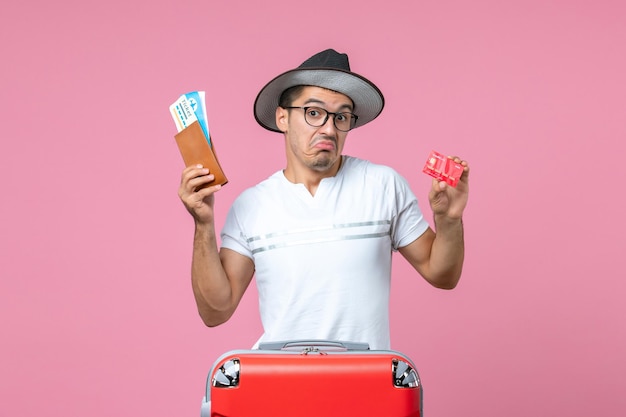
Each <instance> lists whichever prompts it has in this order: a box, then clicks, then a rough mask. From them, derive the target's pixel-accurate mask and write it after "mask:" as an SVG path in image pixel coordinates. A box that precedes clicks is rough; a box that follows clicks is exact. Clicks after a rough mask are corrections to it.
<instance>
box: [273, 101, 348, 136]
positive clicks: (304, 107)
mask: <svg viewBox="0 0 626 417" xmlns="http://www.w3.org/2000/svg"><path fill="white" fill-rule="evenodd" d="M283 108H284V109H302V110H304V112H303V116H304V121H305V122H306V124H308V125H309V126H312V127H322V126H324V125H325V124H326V122H328V118H329V117H330V115H332V116H333V126H335V129H337V130H338V131H340V132H349V131H351V130H352V129H354V128H355V127H356V122H357V120H359V116H357V115H356V114H354V113H352V112H349V111H338V112H335V113H333V112H331V111H328V110H326V109H325V108H323V107H319V106H287V107H283ZM309 109H320V110H322V111H324V112H326V117H324V121H323V122H322V124H321V125H319V126H315V125H312V124H311V123H309V120H308V119H307V117H306V112H307V110H309ZM338 114H349V115H350V116H351V117H352V120H354V122H353V123H350V125H351V126H350V128H349V129H348V130H343V129H340V128H339V127H338V126H337V119H336V117H337V115H338Z"/></svg>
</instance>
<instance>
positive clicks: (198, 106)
mask: <svg viewBox="0 0 626 417" xmlns="http://www.w3.org/2000/svg"><path fill="white" fill-rule="evenodd" d="M204 100H205V92H204V91H192V92H190V93H186V94H183V95H181V96H180V97H179V98H178V99H177V100H176V101H175V102H174V103H172V105H170V113H171V114H172V118H173V119H174V122H175V123H176V128H177V129H178V131H179V132H180V131H181V130H183V129H185V128H186V127H187V126H189V125H190V124H192V123H193V122H195V121H198V123H199V124H200V127H201V128H202V131H203V132H204V136H205V137H206V139H207V142H209V145H210V144H211V136H210V134H209V124H208V122H207V115H206V105H205V101H204Z"/></svg>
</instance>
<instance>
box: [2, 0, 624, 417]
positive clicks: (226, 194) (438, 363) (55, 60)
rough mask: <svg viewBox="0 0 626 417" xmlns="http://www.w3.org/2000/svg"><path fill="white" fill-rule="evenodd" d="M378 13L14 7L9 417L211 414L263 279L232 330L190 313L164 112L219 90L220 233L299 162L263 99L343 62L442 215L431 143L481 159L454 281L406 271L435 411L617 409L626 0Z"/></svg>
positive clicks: (188, 227) (392, 150)
mask: <svg viewBox="0 0 626 417" xmlns="http://www.w3.org/2000/svg"><path fill="white" fill-rule="evenodd" d="M35 3H38V4H35ZM89 3H92V4H89ZM168 3H169V4H168ZM157 4H158V5H157ZM365 4H367V2H363V1H361V0H346V1H343V2H329V3H328V4H321V5H320V6H319V8H318V9H317V10H316V9H315V7H314V6H313V4H311V3H307V2H286V1H281V0H278V1H274V2H270V3H268V2H253V1H242V0H230V1H221V2H217V1H212V2H209V1H183V2H156V3H155V2H153V1H133V0H125V1H119V0H110V1H107V2H85V1H82V2H81V1H57V2H48V1H38V2H37V1H30V2H29V1H21V2H11V3H7V4H5V5H3V7H2V12H1V13H0V36H1V42H0V53H1V55H0V56H1V57H2V65H0V75H1V76H0V91H1V94H2V100H1V102H0V103H1V104H0V106H2V108H1V111H0V118H1V124H0V129H1V130H2V150H1V151H0V186H1V188H0V190H1V191H2V206H1V207H2V215H1V216H0V294H1V297H2V299H1V302H0V317H1V319H0V320H1V323H2V326H1V328H2V342H1V343H0V393H2V394H1V397H2V398H1V400H0V416H24V417H30V416H38V415H43V414H45V415H49V416H85V415H90V416H93V417H100V416H102V417H104V416H151V417H160V416H163V417H165V416H195V415H198V413H199V406H200V401H201V397H202V391H203V385H204V382H205V376H206V373H207V371H208V369H209V367H210V366H211V364H212V362H213V360H214V359H215V358H216V357H217V356H218V355H219V354H221V353H223V352H224V351H226V350H230V349H233V348H243V347H248V346H250V345H251V344H252V343H253V342H254V340H256V338H257V336H258V335H259V331H260V326H259V320H258V317H257V311H256V308H257V306H256V301H255V293H254V289H252V290H251V292H250V293H248V294H247V295H246V297H245V299H244V302H243V304H242V305H241V307H240V310H239V311H238V313H237V314H236V316H235V317H234V318H233V319H232V321H231V322H229V323H227V324H226V325H224V326H222V327H220V328H216V329H207V328H205V327H203V325H202V323H201V321H200V319H199V318H198V316H197V314H196V311H195V306H194V303H193V299H192V294H191V290H190V284H189V274H188V272H189V260H190V248H191V237H192V222H191V219H190V217H189V216H188V215H187V213H186V212H185V210H184V208H183V207H182V205H181V204H180V202H179V201H178V197H177V195H176V191H177V186H178V181H179V175H180V171H181V169H182V161H181V159H180V156H179V154H178V151H177V149H176V147H175V145H174V141H173V134H174V133H175V128H174V124H173V122H172V120H171V119H170V116H169V113H168V110H167V108H168V105H169V104H170V103H171V102H172V101H173V100H174V99H175V98H177V97H178V95H180V94H181V93H183V92H186V91H189V90H194V89H203V90H206V91H207V94H208V100H207V101H208V103H207V104H208V114H209V120H210V124H211V127H212V131H213V135H214V140H215V142H216V143H217V146H218V153H219V156H220V160H221V162H222V164H223V166H224V169H225V170H226V172H227V173H228V175H229V177H230V180H231V182H230V184H229V185H227V186H226V187H225V188H224V189H223V190H222V191H221V192H220V194H219V200H218V203H217V207H218V213H219V214H218V216H219V218H218V223H219V224H222V223H223V219H224V216H225V213H226V210H227V208H228V207H229V205H230V203H231V202H232V201H233V199H234V198H235V197H236V195H237V194H238V193H239V192H241V191H242V190H243V189H244V188H246V187H248V186H250V185H252V184H254V183H256V182H257V181H259V180H261V179H263V178H265V177H266V176H268V175H269V174H271V173H272V172H274V171H275V170H277V169H279V168H281V167H282V165H283V163H284V157H283V151H282V142H281V138H280V136H278V135H276V134H272V133H269V132H266V131H264V130H263V129H261V128H260V127H259V126H258V125H257V124H256V123H255V121H254V118H253V116H252V103H253V100H254V97H255V95H256V93H257V92H258V90H259V89H260V87H261V86H262V85H264V83H265V82H266V81H268V80H269V79H270V78H271V77H273V76H275V75H277V74H278V73H279V72H281V71H283V70H287V69H290V68H292V67H295V66H296V65H298V64H299V63H300V62H301V61H303V60H304V59H305V58H307V57H308V56H310V55H312V54H313V53H315V52H318V51H319V50H322V49H325V48H327V47H334V48H335V49H338V50H339V51H345V52H348V53H349V54H350V59H351V63H352V66H353V69H355V70H356V71H359V72H361V73H363V74H364V75H365V76H367V77H368V78H370V79H371V80H373V81H374V82H376V83H377V84H378V85H379V87H380V88H381V89H382V90H383V92H384V93H385V95H386V99H387V107H386V109H385V111H384V112H383V114H382V116H381V117H380V118H379V120H377V121H376V122H374V123H373V124H371V125H369V126H368V127H366V128H363V129H362V130H361V129H359V130H357V131H354V132H353V133H351V135H350V136H349V138H348V144H347V150H346V151H347V153H349V154H353V155H356V156H361V157H365V158H369V159H372V160H373V161H375V162H380V163H386V164H390V165H392V166H394V167H395V168H396V169H397V170H398V171H400V172H401V173H402V174H403V175H405V177H406V178H407V179H408V180H409V181H410V183H411V184H412V186H413V188H414V190H415V192H416V194H417V195H418V197H419V198H420V199H421V200H422V202H423V203H422V206H423V208H424V210H425V211H427V212H428V205H427V203H426V194H427V189H428V183H429V179H428V177H426V176H425V175H423V174H422V173H421V172H420V171H421V168H422V166H423V163H424V161H425V157H426V155H427V154H428V152H429V151H430V150H431V149H436V150H439V151H441V152H445V153H458V154H460V155H463V156H464V157H465V158H466V159H468V160H469V161H470V162H471V164H472V191H471V199H470V206H469V208H468V210H467V213H466V218H465V225H466V229H467V231H466V239H467V252H468V253H467V263H466V268H465V273H464V277H463V279H462V282H461V284H460V285H459V287H458V288H457V289H456V290H454V291H452V292H443V291H437V290H434V289H431V288H430V287H428V285H427V284H425V282H424V281H423V280H421V279H419V278H417V277H416V276H415V275H414V274H412V273H411V272H410V271H409V269H408V268H407V265H406V264H405V263H404V261H403V260H402V259H401V258H397V259H396V261H395V264H394V265H395V266H394V268H395V270H394V274H395V275H394V287H393V294H392V296H393V304H394V307H393V311H392V319H393V324H392V331H393V335H392V336H393V339H392V340H393V347H394V348H395V349H397V350H400V351H403V352H405V353H407V354H408V355H409V356H411V357H412V358H413V359H414V360H415V361H416V362H417V364H418V365H419V371H420V373H421V376H422V378H423V382H424V384H425V410H426V413H427V415H428V416H429V417H444V416H461V415H463V416H479V415H480V416H489V417H491V416H493V417H500V416H508V417H516V416H520V417H521V416H528V415H538V416H565V415H567V416H587V415H594V416H622V415H624V414H626V396H624V394H623V389H624V386H625V378H624V375H626V360H625V359H624V352H625V351H626V330H625V329H626V326H625V325H624V316H625V313H626V309H625V307H624V301H623V299H624V294H625V293H626V283H625V282H626V280H625V278H626V273H624V268H623V266H622V262H621V261H622V260H623V259H624V255H623V251H624V248H625V247H626V241H625V240H626V239H625V237H624V236H625V235H626V226H625V222H624V217H623V213H624V208H623V188H624V185H623V182H624V179H625V175H624V169H623V160H624V151H625V147H626V146H625V144H624V143H625V139H626V123H625V116H626V99H625V97H626V81H625V78H624V74H626V53H625V49H624V48H625V45H626V24H625V20H624V16H626V6H625V3H624V2H622V1H618V0H615V1H608V0H604V1H603V0H594V1H592V0H588V1H585V0H578V1H565V0H561V1H559V0H554V1H543V0H542V1H540V0H525V1H508V2H506V1H496V0H491V1H474V2H462V1H451V0H443V1H415V2H410V1H400V0H392V1H385V2H380V4H379V5H376V6H369V7H366V6H365Z"/></svg>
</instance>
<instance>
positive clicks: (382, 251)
mask: <svg viewBox="0 0 626 417" xmlns="http://www.w3.org/2000/svg"><path fill="white" fill-rule="evenodd" d="M428 226H429V225H428V222H427V221H426V220H425V219H424V217H423V215H422V212H421V210H420V209H419V207H418V205H417V199H416V198H415V196H414V194H413V192H412V191H411V190H410V188H409V186H408V184H407V182H406V180H405V179H404V178H402V177H401V176H400V175H399V174H398V173H397V172H396V171H394V170H393V169H391V168H389V167H386V166H382V165H376V164H373V163H371V162H368V161H364V160H361V159H357V158H353V157H349V156H343V163H342V166H341V168H340V170H339V172H338V173H337V175H336V176H335V177H331V178H325V179H323V180H322V181H321V183H320V184H319V187H318V189H317V191H316V193H315V196H312V195H311V194H310V193H309V192H308V190H307V189H306V188H305V187H304V185H303V184H293V183H291V182H289V181H288V180H287V179H286V178H285V176H284V174H283V172H282V171H279V172H277V173H275V174H274V175H272V176H271V177H269V178H268V179H266V180H265V181H263V182H261V183H259V184H258V185H256V186H255V187H252V188H249V189H247V190H245V191H244V192H243V193H242V194H241V195H240V196H239V197H238V198H237V199H236V200H235V202H234V203H233V205H232V207H231V209H230V211H229V213H228V216H227V218H226V223H225V225H224V228H223V230H222V234H221V239H222V247H224V248H228V249H232V250H234V251H236V252H238V253H240V254H242V255H244V256H247V257H249V258H251V259H252V260H253V261H254V264H255V274H256V281H257V288H258V291H259V309H260V314H261V321H262V324H263V328H264V334H263V335H262V337H261V339H259V342H261V341H263V342H265V341H282V340H294V339H331V340H342V341H352V342H366V343H369V345H370V348H371V349H389V348H390V341H389V289H390V279H391V254H392V251H395V250H397V249H398V248H400V247H403V246H406V245H408V244H409V243H411V242H413V241H414V240H415V239H417V238H418V237H419V236H421V235H422V233H424V232H425V231H426V230H427V228H428ZM257 344H258V342H257Z"/></svg>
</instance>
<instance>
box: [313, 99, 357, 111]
mask: <svg viewBox="0 0 626 417" xmlns="http://www.w3.org/2000/svg"><path fill="white" fill-rule="evenodd" d="M307 104H319V105H321V106H324V105H326V103H325V102H323V101H322V100H319V99H317V98H310V99H308V100H307V101H305V102H304V105H305V106H306V105H307ZM339 109H347V110H350V111H352V106H351V105H350V104H348V103H345V104H342V105H341V106H339Z"/></svg>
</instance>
